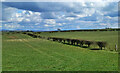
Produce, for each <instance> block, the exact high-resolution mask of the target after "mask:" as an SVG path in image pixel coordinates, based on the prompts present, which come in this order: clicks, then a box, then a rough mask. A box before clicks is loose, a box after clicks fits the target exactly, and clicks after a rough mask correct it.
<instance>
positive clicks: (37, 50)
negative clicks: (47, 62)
mask: <svg viewBox="0 0 120 73" xmlns="http://www.w3.org/2000/svg"><path fill="white" fill-rule="evenodd" d="M23 43H24V44H26V45H27V46H28V47H30V48H32V49H33V50H35V51H36V52H39V53H42V54H44V55H46V56H48V57H51V58H53V59H55V58H56V57H54V56H52V55H50V54H47V53H45V52H43V51H40V50H39V49H36V48H34V47H33V46H31V45H30V44H29V42H28V43H27V42H26V43H25V42H23ZM55 60H56V59H55ZM56 61H59V64H57V65H60V64H61V63H62V62H63V60H60V59H57V60H56Z"/></svg>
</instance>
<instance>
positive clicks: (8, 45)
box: [2, 32, 118, 71]
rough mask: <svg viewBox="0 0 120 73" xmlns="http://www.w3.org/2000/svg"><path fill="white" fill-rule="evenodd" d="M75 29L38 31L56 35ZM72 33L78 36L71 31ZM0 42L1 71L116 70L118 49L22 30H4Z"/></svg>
mask: <svg viewBox="0 0 120 73" xmlns="http://www.w3.org/2000/svg"><path fill="white" fill-rule="evenodd" d="M75 33H80V32H75ZM75 33H72V34H71V35H70V33H66V34H65V33H61V34H59V33H52V34H47V33H41V35H44V36H48V35H49V36H50V35H54V36H57V34H58V36H60V37H61V36H62V35H63V34H64V35H65V37H70V36H72V35H75ZM67 35H68V36H67ZM91 36H92V35H91ZM62 37H63V36H62ZM76 37H78V36H77V35H75V38H76ZM86 37H87V36H86ZM72 38H73V37H72ZM2 42H3V48H2V57H3V58H2V64H3V67H2V69H3V71H117V70H118V53H117V52H114V51H105V50H88V49H85V48H81V47H76V46H70V45H66V44H61V43H58V42H52V41H49V40H45V39H38V38H32V37H30V36H28V35H24V34H4V35H3V41H2Z"/></svg>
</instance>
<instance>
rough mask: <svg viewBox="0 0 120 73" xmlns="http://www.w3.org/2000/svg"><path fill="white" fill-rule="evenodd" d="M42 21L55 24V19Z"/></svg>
mask: <svg viewBox="0 0 120 73" xmlns="http://www.w3.org/2000/svg"><path fill="white" fill-rule="evenodd" d="M44 23H47V24H56V21H55V20H54V19H45V21H44Z"/></svg>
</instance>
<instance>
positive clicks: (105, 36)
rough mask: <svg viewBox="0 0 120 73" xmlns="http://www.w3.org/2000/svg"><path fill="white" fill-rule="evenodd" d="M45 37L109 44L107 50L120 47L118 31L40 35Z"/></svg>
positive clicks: (46, 33)
mask: <svg viewBox="0 0 120 73" xmlns="http://www.w3.org/2000/svg"><path fill="white" fill-rule="evenodd" d="M40 35H41V36H45V37H63V38H73V39H82V40H91V41H105V42H107V47H106V50H112V51H114V50H115V45H116V44H117V46H118V31H82V32H77V31H76V32H53V33H49V32H43V33H41V34H40Z"/></svg>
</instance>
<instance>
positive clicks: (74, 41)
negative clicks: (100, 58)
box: [23, 32, 107, 50]
mask: <svg viewBox="0 0 120 73" xmlns="http://www.w3.org/2000/svg"><path fill="white" fill-rule="evenodd" d="M23 34H27V35H29V36H31V37H33V38H42V39H47V40H52V41H58V42H63V43H66V42H67V43H68V44H71V45H80V46H81V47H83V45H84V44H85V45H87V47H90V45H92V44H97V45H98V46H99V48H100V49H101V50H102V48H103V47H104V48H105V47H106V45H107V43H106V42H103V41H90V40H81V39H70V38H58V37H42V36H39V35H35V34H33V33H26V32H24V33H23Z"/></svg>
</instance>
